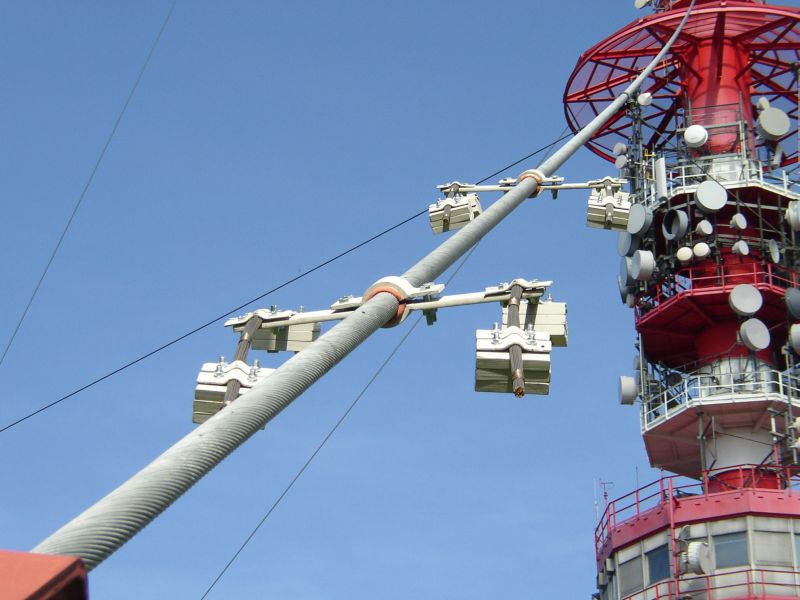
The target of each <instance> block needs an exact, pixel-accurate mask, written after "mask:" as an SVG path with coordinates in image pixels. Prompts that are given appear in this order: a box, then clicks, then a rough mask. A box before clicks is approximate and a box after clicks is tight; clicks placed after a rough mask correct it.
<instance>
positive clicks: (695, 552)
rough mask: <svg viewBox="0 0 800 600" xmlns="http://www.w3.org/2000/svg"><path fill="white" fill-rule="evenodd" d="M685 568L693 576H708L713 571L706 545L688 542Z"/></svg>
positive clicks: (704, 543)
mask: <svg viewBox="0 0 800 600" xmlns="http://www.w3.org/2000/svg"><path fill="white" fill-rule="evenodd" d="M686 568H687V570H689V571H691V572H692V573H694V574H695V575H708V574H710V573H711V572H712V571H713V570H714V561H713V560H712V558H711V548H709V547H708V543H706V542H689V547H688V548H687V549H686Z"/></svg>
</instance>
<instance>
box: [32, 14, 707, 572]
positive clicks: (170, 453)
mask: <svg viewBox="0 0 800 600" xmlns="http://www.w3.org/2000/svg"><path fill="white" fill-rule="evenodd" d="M693 5H694V0H693V2H692V4H691V5H690V6H689V9H688V10H689V11H691V8H692V6H693ZM688 15H689V12H687V14H686V17H684V19H683V21H682V22H681V25H680V26H679V27H678V29H677V30H676V32H675V34H674V35H673V36H672V38H670V40H669V42H667V45H666V46H665V47H664V50H662V51H661V52H660V53H659V54H658V56H656V57H655V59H653V62H652V63H651V64H650V66H649V67H648V68H647V69H645V71H644V72H643V73H642V74H641V75H640V76H639V77H637V78H636V80H635V81H634V82H633V84H631V86H629V87H628V89H626V90H625V92H623V95H622V96H620V98H618V99H617V101H615V102H614V103H613V104H612V105H611V106H609V108H608V109H606V110H604V111H603V112H601V113H600V115H598V116H597V117H595V119H594V120H592V122H591V123H589V124H588V125H587V126H586V127H585V128H584V129H583V130H581V131H580V132H579V133H578V134H577V135H576V137H575V138H573V139H572V140H571V141H570V142H568V143H567V144H565V146H563V147H562V148H561V149H560V150H559V151H557V152H556V153H555V154H554V155H553V156H552V157H551V158H550V159H548V160H546V161H545V162H544V163H543V164H542V165H541V166H540V167H539V171H540V172H542V173H545V174H548V173H552V172H553V171H554V170H555V169H556V168H558V167H559V166H560V165H562V164H563V163H564V161H566V160H567V158H569V156H571V155H572V154H573V153H574V152H575V151H576V150H577V149H578V148H580V146H581V145H582V144H583V143H584V142H585V141H586V140H587V139H588V138H589V137H591V135H592V134H593V133H594V132H595V131H597V130H598V129H599V128H600V127H601V126H602V125H603V123H604V122H605V120H607V119H608V118H609V117H610V116H611V115H613V114H614V113H615V112H616V111H617V110H619V109H620V108H621V107H622V105H623V104H624V102H625V101H626V100H627V99H628V98H629V97H630V95H631V94H632V93H633V92H634V91H635V90H636V88H637V87H638V86H639V85H641V82H642V81H644V79H645V78H646V77H647V76H648V75H649V73H650V72H652V69H653V68H655V65H656V64H657V63H658V62H659V61H660V60H661V58H662V57H663V56H664V54H666V51H667V50H668V49H669V46H670V45H671V44H672V42H674V40H675V39H676V38H677V36H678V34H679V32H680V30H681V28H682V27H683V25H684V23H685V22H686V19H687V18H688ZM610 109H613V110H610ZM587 130H588V131H589V132H588V133H586V131H587ZM576 140H577V143H576ZM537 186H538V182H537V180H536V179H535V178H527V179H522V180H521V181H520V183H519V184H518V185H517V186H516V187H515V188H514V189H513V190H511V191H510V192H508V193H507V194H505V195H504V196H503V197H502V198H501V199H500V200H498V201H497V202H495V203H494V204H493V205H492V206H491V207H489V209H487V210H486V211H485V212H484V213H483V214H482V215H481V216H480V217H478V218H477V219H475V220H474V221H472V222H471V223H470V224H469V225H467V226H466V227H464V228H463V229H461V230H459V231H458V232H457V233H456V234H455V235H454V236H453V237H451V238H450V239H448V240H447V241H445V242H444V243H443V244H441V245H440V246H439V247H438V248H436V249H434V250H433V251H432V252H431V253H430V254H428V255H427V256H426V257H425V258H423V259H422V260H421V261H419V262H418V263H417V264H416V265H414V266H413V267H412V268H411V269H410V270H409V271H407V272H406V274H405V277H406V278H407V279H408V280H409V281H410V282H412V283H414V284H415V285H421V284H422V283H425V282H427V281H432V280H434V279H435V278H436V277H438V276H439V275H441V274H442V273H444V271H445V270H446V269H447V268H448V267H450V266H451V265H452V264H453V263H454V262H455V261H456V260H457V259H458V258H459V257H460V256H463V255H464V254H465V253H466V252H467V251H468V250H469V249H470V248H471V247H472V246H474V245H475V244H476V243H477V242H478V241H479V240H480V239H481V238H482V237H483V236H485V235H486V234H487V233H489V231H491V230H492V228H494V226H495V225H497V224H498V223H499V222H500V221H502V220H503V219H504V218H505V217H506V216H508V215H509V214H510V213H511V212H512V211H513V210H514V209H515V208H516V207H517V206H519V205H520V204H521V203H522V202H523V201H524V200H525V199H526V198H528V197H529V196H531V195H532V194H534V193H535V192H536V190H537ZM398 306H399V301H398V299H397V298H396V297H395V296H394V295H392V294H390V293H387V292H380V293H378V294H376V295H375V296H374V297H373V298H372V299H370V300H368V301H367V302H365V303H364V304H362V305H361V306H360V307H359V308H358V309H357V310H355V311H354V312H353V314H351V315H349V316H348V317H347V318H346V319H344V320H343V321H342V322H341V323H339V324H338V325H336V326H335V327H333V328H332V329H331V330H330V331H328V332H327V333H326V334H325V335H323V336H321V337H320V338H319V339H318V340H317V341H316V342H314V343H313V344H311V345H310V346H309V347H308V348H306V349H305V350H303V351H302V352H300V353H298V354H296V355H295V356H293V357H292V358H290V359H289V360H288V361H286V363H284V364H283V365H282V366H281V367H280V368H278V369H277V370H275V371H274V372H273V373H272V374H271V375H270V376H269V377H267V378H266V379H265V380H264V381H263V382H262V383H261V384H259V385H258V386H256V387H255V388H253V389H252V390H251V391H250V392H248V393H246V394H244V395H243V396H241V397H240V398H239V399H238V400H236V402H234V403H232V404H230V405H229V406H228V407H227V408H225V409H223V410H221V411H220V412H219V413H217V414H216V415H215V416H213V417H212V418H211V419H209V420H208V421H206V422H205V423H204V424H202V425H200V426H199V427H198V428H197V429H195V430H194V431H192V432H191V433H189V434H188V435H186V436H185V437H184V438H183V439H182V440H180V441H179V442H178V443H177V444H175V445H174V446H172V448H170V449H168V450H167V451H166V452H164V454H162V455H161V456H159V457H158V458H156V459H155V460H154V461H153V462H152V463H150V464H149V465H148V466H146V467H145V468H144V469H142V470H141V471H139V472H138V473H137V474H136V475H134V476H133V477H131V478H130V479H129V480H128V481H126V482H125V483H123V484H122V485H121V486H119V487H118V488H117V489H116V490H114V491H113V492H111V493H110V494H109V495H107V496H106V497H105V498H102V499H101V500H100V501H98V502H97V503H96V504H95V505H93V506H91V507H90V508H88V509H87V510H86V511H84V512H83V513H81V514H80V515H78V516H77V517H76V518H75V519H73V520H72V521H70V522H69V523H67V524H66V525H64V526H63V527H62V528H61V529H59V530H58V531H56V532H55V533H53V534H52V535H50V536H49V537H48V538H47V539H45V540H43V541H42V542H41V543H40V544H38V545H37V546H36V547H35V548H34V549H33V552H41V553H44V554H68V555H73V556H79V557H80V558H82V559H83V561H84V562H85V563H86V566H87V567H88V568H89V569H93V568H94V567H96V566H97V565H98V564H100V563H101V562H102V561H103V560H105V559H106V558H108V557H109V556H110V555H111V554H112V553H113V552H114V551H115V550H117V549H118V548H119V547H120V546H122V545H123V544H124V543H125V542H127V541H128V540H129V539H131V538H132V537H133V536H134V535H136V534H137V533H138V532H139V531H141V530H142V529H143V528H144V527H145V526H146V525H147V524H148V523H150V521H152V520H153V519H155V518H156V517H157V516H158V515H159V514H160V513H161V512H163V511H164V510H166V508H167V507H168V506H169V505H170V504H172V503H173V502H174V501H175V500H177V499H178V498H179V497H180V496H181V495H183V494H184V493H185V492H186V491H187V490H188V489H189V488H191V487H192V485H194V484H195V483H196V482H197V481H199V480H200V479H201V478H202V477H203V476H204V475H206V474H207V473H208V472H209V471H211V470H212V469H213V468H214V467H215V466H216V465H217V464H219V463H220V462H221V461H222V460H223V459H224V458H225V457H226V456H228V454H230V453H231V452H233V451H234V450H235V449H236V448H238V447H239V446H240V445H241V444H242V443H244V441H245V440H247V439H248V438H249V437H250V436H252V435H254V434H255V433H257V432H258V431H259V430H260V429H261V428H262V427H263V426H264V425H266V424H267V423H268V422H269V421H270V420H271V419H272V418H274V417H275V416H276V415H277V414H279V413H280V412H281V411H282V410H283V409H284V408H286V407H287V406H288V405H289V404H290V403H291V402H292V401H293V400H294V399H295V398H297V397H298V396H299V395H300V394H301V393H302V392H304V391H305V390H306V389H308V388H309V387H311V385H313V384H314V383H315V382H316V381H317V380H318V379H319V378H320V377H322V376H323V375H324V374H325V373H327V372H328V371H329V370H330V369H332V368H333V367H334V366H335V365H336V364H337V363H338V362H339V361H340V360H342V359H343V358H344V357H345V356H347V355H348V354H349V353H350V352H352V351H353V350H354V349H355V348H356V347H358V345H359V344H361V343H362V342H363V341H364V340H366V339H367V338H368V337H369V336H370V335H371V334H372V333H374V332H375V331H377V330H378V329H379V328H380V327H382V326H383V325H384V324H386V323H388V322H389V321H390V320H391V319H392V318H393V317H394V316H395V314H396V311H397V308H398Z"/></svg>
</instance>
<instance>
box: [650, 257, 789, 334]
mask: <svg viewBox="0 0 800 600" xmlns="http://www.w3.org/2000/svg"><path fill="white" fill-rule="evenodd" d="M799 281H800V275H799V274H798V273H796V272H794V271H791V270H789V269H786V268H784V267H780V266H778V265H774V264H771V263H759V262H752V263H743V264H736V265H730V264H721V265H715V264H711V265H708V266H694V267H687V268H685V269H680V270H679V271H676V272H675V276H674V278H673V279H671V280H667V281H662V282H660V283H658V284H657V285H655V286H654V287H653V288H652V289H651V290H649V292H648V293H647V294H645V295H644V296H643V297H642V299H641V301H640V303H639V304H638V305H637V306H636V321H637V323H638V322H639V321H640V320H641V319H643V318H644V317H646V316H648V315H649V314H651V313H652V312H653V311H654V310H657V309H663V308H665V307H666V306H667V305H669V304H671V303H672V302H674V301H676V300H677V299H678V298H680V297H682V296H685V295H688V296H697V295H704V294H709V293H718V292H719V291H728V292H729V291H730V290H732V289H733V288H734V287H735V286H737V285H739V284H740V283H749V284H750V285H753V286H755V287H757V288H759V289H768V288H775V289H779V290H785V289H787V288H790V287H797V286H798V282H799Z"/></svg>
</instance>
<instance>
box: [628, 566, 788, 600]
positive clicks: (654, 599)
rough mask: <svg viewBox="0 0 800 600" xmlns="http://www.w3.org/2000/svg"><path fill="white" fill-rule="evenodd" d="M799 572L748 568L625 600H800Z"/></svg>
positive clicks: (664, 585)
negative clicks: (767, 599) (771, 599)
mask: <svg viewBox="0 0 800 600" xmlns="http://www.w3.org/2000/svg"><path fill="white" fill-rule="evenodd" d="M798 575H800V571H797V570H795V569H765V568H747V569H740V570H737V571H727V572H724V573H716V574H714V575H692V576H685V577H681V578H680V579H679V580H675V579H667V580H664V581H659V582H658V583H654V584H653V585H651V586H649V587H646V588H644V589H643V590H641V591H638V592H635V593H633V594H628V595H626V596H622V598H623V600H679V599H684V598H692V599H693V600H700V599H703V600H712V599H715V600H716V599H719V600H722V599H723V598H753V599H757V598H775V597H776V596H777V597H785V598H797V597H798V596H800V580H799V579H798Z"/></svg>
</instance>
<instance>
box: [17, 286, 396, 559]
mask: <svg viewBox="0 0 800 600" xmlns="http://www.w3.org/2000/svg"><path fill="white" fill-rule="evenodd" d="M397 306H398V302H397V299H396V298H395V297H394V296H392V295H391V294H386V293H381V294H378V295H376V296H375V297H374V298H373V299H371V300H370V301H369V302H367V303H365V304H364V305H363V306H361V307H360V308H358V309H356V310H355V311H354V313H353V314H352V315H350V316H348V317H347V318H346V319H345V320H344V321H342V322H341V323H339V324H338V325H337V326H336V327H334V328H333V329H331V330H330V331H329V332H327V333H326V334H325V335H323V336H320V338H319V339H318V340H317V341H316V342H315V343H314V344H312V345H311V346H309V347H308V348H307V349H306V350H304V351H303V352H300V353H298V354H296V355H295V356H293V357H292V358H291V359H289V360H288V361H287V362H286V363H284V364H283V365H282V366H281V367H280V368H279V369H277V370H275V371H274V372H273V373H272V374H271V375H270V376H269V377H267V378H266V379H265V380H264V381H263V382H262V383H261V384H259V385H258V386H256V387H254V388H253V389H252V390H251V391H250V392H248V393H246V394H244V395H243V396H241V397H239V398H238V399H237V400H236V402H234V403H232V404H230V405H229V406H228V407H227V408H225V409H224V410H222V411H220V412H219V413H217V414H216V415H214V416H213V417H212V418H211V419H209V420H208V421H206V422H205V423H203V424H202V425H200V426H199V427H197V429H195V430H194V431H192V432H191V433H190V434H188V435H187V436H186V437H184V438H183V439H182V440H180V441H179V442H178V443H177V444H175V445H174V446H172V447H171V448H170V449H169V450H167V451H166V452H164V453H163V454H162V455H161V456H159V457H158V458H157V459H156V460H154V461H153V462H152V463H150V464H149V465H148V466H146V467H145V468H144V469H142V470H141V471H139V472H138V473H137V474H136V475H134V476H133V477H132V478H131V479H129V480H128V481H127V482H125V483H124V484H122V485H121V486H120V487H118V488H117V489H116V490H114V491H113V492H111V493H110V494H109V495H107V496H106V497H105V498H103V499H101V500H100V501H99V502H97V503H96V504H94V505H93V506H92V507H90V508H89V509H87V510H86V511H84V512H83V513H82V514H80V515H79V516H77V517H76V518H75V519H73V520H72V521H70V522H69V523H67V524H66V525H64V526H63V527H62V528H61V529H59V530H58V531H56V532H55V533H53V534H52V535H51V536H50V537H48V538H47V539H45V540H44V541H42V542H41V543H40V544H39V545H37V546H36V547H35V548H34V549H33V550H32V551H33V552H40V553H43V554H67V555H71V556H79V557H80V558H82V559H83V561H84V563H85V564H86V566H87V568H88V569H90V570H91V569H93V568H94V567H95V566H97V565H98V564H100V563H101V562H102V561H103V560H105V559H106V558H108V557H109V556H110V555H111V554H112V553H113V552H114V551H115V550H117V549H118V548H119V547H120V546H122V545H123V544H124V543H125V542H127V541H128V540H129V539H131V538H132V537H133V536H134V535H136V533H138V532H139V531H141V530H142V529H143V528H144V527H145V526H146V525H147V524H148V523H150V521H152V520H153V519H154V518H156V517H157V516H158V515H159V514H161V513H162V512H163V511H164V510H165V509H166V508H167V507H169V505H170V504H172V503H173V502H174V501H175V500H177V499H178V498H179V497H180V496H181V495H183V493H184V492H186V491H187V490H188V489H189V488H190V487H192V485H194V484H195V483H196V482H197V481H199V480H200V479H201V478H202V477H203V476H204V475H205V474H207V473H208V472H209V471H211V469H213V468H214V467H215V466H216V465H217V464H218V463H220V462H221V461H222V459H224V458H225V457H226V456H228V455H229V454H230V453H231V452H233V451H234V450H235V449H236V448H237V447H238V446H240V445H241V444H242V443H243V442H244V441H245V440H247V439H248V438H249V437H250V436H251V435H253V434H254V433H256V432H257V431H259V430H260V429H261V428H262V427H263V426H264V425H266V424H267V423H268V422H269V421H270V420H271V419H272V418H274V417H275V416H276V415H277V414H278V413H279V412H281V411H282V410H283V409H284V408H286V407H287V406H288V405H289V404H290V403H291V402H292V400H294V399H295V398H297V396H299V395H300V394H301V393H302V392H303V391H305V390H306V389H308V388H309V387H310V386H311V384H313V383H314V382H315V381H317V379H319V378H320V377H322V376H323V375H324V374H325V373H326V372H327V371H329V370H330V369H331V368H332V367H333V366H334V365H336V363H338V362H339V361H340V360H341V359H342V358H344V357H345V356H347V354H348V353H350V352H351V351H352V350H353V349H355V348H356V347H357V346H358V345H359V344H361V342H363V341H364V340H365V339H366V338H367V337H369V336H370V334H372V333H374V332H375V331H376V330H377V329H379V328H380V327H381V326H382V325H384V324H385V323H386V322H387V321H388V320H389V319H390V318H391V317H392V316H393V315H394V314H395V311H396V310H397Z"/></svg>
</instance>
